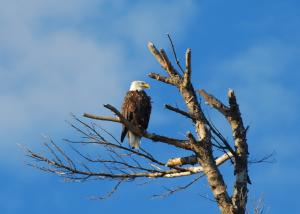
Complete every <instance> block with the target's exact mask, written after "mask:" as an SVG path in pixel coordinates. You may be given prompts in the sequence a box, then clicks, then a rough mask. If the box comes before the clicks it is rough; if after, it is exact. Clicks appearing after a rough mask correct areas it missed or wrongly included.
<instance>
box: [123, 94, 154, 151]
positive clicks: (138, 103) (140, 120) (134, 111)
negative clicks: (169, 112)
mask: <svg viewBox="0 0 300 214" xmlns="http://www.w3.org/2000/svg"><path fill="white" fill-rule="evenodd" d="M150 114H151V98H150V97H149V96H148V95H147V94H146V92H145V91H137V90H136V91H128V92H127V94H126V96H125V98H124V102H123V106H122V115H123V116H124V117H125V118H126V119H127V120H128V121H130V122H131V123H132V124H133V125H134V126H136V127H139V128H140V129H141V130H142V131H143V130H146V129H147V127H148V123H149V119H150ZM127 132H128V130H127V128H126V127H125V126H123V130H122V134H121V142H123V141H124V138H125V136H126V134H127ZM128 138H129V143H130V145H131V146H132V147H134V148H138V147H139V143H140V137H138V136H134V135H133V133H130V132H129V133H128ZM130 138H132V139H130ZM137 141H138V142H137Z"/></svg>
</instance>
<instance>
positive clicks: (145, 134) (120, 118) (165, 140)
mask: <svg viewBox="0 0 300 214" xmlns="http://www.w3.org/2000/svg"><path fill="white" fill-rule="evenodd" d="M104 107H105V108H107V109H109V110H111V111H112V112H113V113H115V114H116V115H117V116H118V118H115V117H111V118H109V117H104V120H106V121H112V122H118V123H122V124H124V125H125V126H126V127H127V128H128V129H129V130H130V131H132V132H133V133H135V134H137V135H139V136H143V137H145V138H147V139H149V140H152V141H153V142H162V143H166V144H169V145H172V146H175V147H178V148H181V149H185V150H190V149H191V146H190V144H189V142H188V141H187V140H179V139H174V138H169V137H165V136H161V135H157V134H154V133H149V132H147V131H145V130H144V131H141V130H140V129H139V128H137V127H135V126H133V125H132V124H131V123H130V122H129V121H127V120H126V119H125V118H124V117H123V115H122V114H121V113H120V112H119V111H118V110H117V109H116V108H115V107H113V106H111V105H109V104H106V105H104ZM86 115H88V117H89V118H92V119H97V120H102V117H101V116H95V115H92V114H87V113H85V114H84V116H86Z"/></svg>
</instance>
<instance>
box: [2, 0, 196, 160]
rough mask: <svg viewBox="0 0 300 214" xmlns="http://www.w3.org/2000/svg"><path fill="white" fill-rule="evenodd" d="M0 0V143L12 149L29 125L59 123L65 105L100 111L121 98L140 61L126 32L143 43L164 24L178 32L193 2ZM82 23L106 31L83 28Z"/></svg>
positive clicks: (64, 115) (74, 109) (65, 113)
mask: <svg viewBox="0 0 300 214" xmlns="http://www.w3.org/2000/svg"><path fill="white" fill-rule="evenodd" d="M1 5H2V6H1V8H0V23H1V28H0V35H1V37H0V56H1V59H0V99H1V103H2V104H1V105H2V106H1V112H0V117H1V121H0V136H1V141H2V142H1V144H0V147H1V148H4V147H7V146H8V147H10V149H13V150H15V149H16V147H15V143H27V142H26V133H28V134H29V133H30V134H36V135H38V134H39V133H40V131H41V129H42V128H46V129H51V130H53V129H55V130H59V129H61V128H62V127H61V126H56V125H55V124H57V123H59V122H58V121H59V120H61V121H64V120H65V119H66V118H68V117H69V113H70V112H74V113H81V112H83V111H90V112H96V111H97V112H98V113H99V112H100V109H101V106H100V105H101V104H103V103H112V104H115V105H119V104H120V103H121V100H120V97H122V96H123V94H124V90H127V87H128V84H129V81H130V80H131V79H132V78H133V76H136V75H137V73H138V69H139V68H141V67H144V66H145V61H144V60H143V59H141V58H138V60H136V59H137V53H140V50H139V47H138V46H139V44H140V43H139V42H137V43H135V44H133V43H130V44H127V41H128V40H127V39H129V40H131V42H133V41H142V43H143V44H142V45H143V46H144V47H146V43H144V41H148V40H149V39H151V38H157V37H158V36H159V37H163V36H164V35H163V33H165V32H167V31H176V33H177V32H178V31H179V33H181V31H182V30H183V29H184V27H183V26H184V22H185V21H186V20H187V19H188V18H187V17H188V16H189V10H190V9H191V8H192V2H191V1H188V2H187V3H186V2H185V3H178V2H176V1H173V2H170V3H169V4H165V3H159V2H154V3H151V4H148V3H145V4H142V3H138V4H136V5H135V6H129V8H128V11H124V10H123V7H125V6H126V7H128V5H127V4H126V1H104V0H103V1H89V2H86V1H83V0H76V1H63V2H62V1H38V0H30V1H26V2H19V1H13V0H12V1H3V2H2V3H1ZM160 5H161V7H160ZM107 9H109V10H111V11H107ZM168 10H169V13H167V11H168ZM118 13H121V14H118ZM170 14H172V16H170ZM114 15H116V17H114ZM152 15H153V16H152ZM119 16H120V17H122V20H117V19H118V18H119ZM91 17H94V18H95V17H97V18H98V19H96V20H98V21H94V22H93V20H90V18H91ZM90 22H91V23H90ZM49 23H51V26H50V25H49V26H48V24H49ZM61 23H63V25H62V26H61V25H60V24H61ZM143 23H144V24H143ZM86 24H89V25H93V28H99V30H98V31H99V32H97V33H98V34H99V35H102V32H103V35H106V37H103V38H102V39H97V38H96V36H90V35H89V36H87V33H86V32H84V30H85V28H84V26H85V25H86ZM52 25H54V26H52ZM78 26H79V27H78ZM98 34H97V35H98ZM116 34H119V35H121V37H122V38H118V36H116ZM107 35H112V36H111V37H110V36H108V37H107ZM123 35H124V37H127V39H125V40H123ZM137 44H138V45H137ZM145 51H146V49H145ZM129 53H130V54H129ZM135 54H136V55H135ZM123 72H124V73H123ZM125 72H126V73H125ZM145 74H146V72H145ZM138 76H141V75H140V74H138ZM60 124H62V123H60ZM64 125H65V124H64ZM41 127H42V128H41ZM33 130H34V131H33ZM43 132H46V133H47V130H43ZM20 136H22V137H20ZM24 136H25V137H24ZM62 137H64V136H62ZM20 138H21V139H20ZM28 138H30V136H28ZM12 145H13V148H12ZM1 151H4V150H1ZM4 153H5V152H4ZM6 154H10V152H9V153H7V152H6ZM2 157H3V156H2Z"/></svg>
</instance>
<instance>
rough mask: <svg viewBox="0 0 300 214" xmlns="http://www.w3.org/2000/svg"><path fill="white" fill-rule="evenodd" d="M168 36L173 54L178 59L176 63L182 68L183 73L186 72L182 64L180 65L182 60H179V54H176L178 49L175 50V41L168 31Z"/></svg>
mask: <svg viewBox="0 0 300 214" xmlns="http://www.w3.org/2000/svg"><path fill="white" fill-rule="evenodd" d="M167 36H168V39H169V41H170V44H171V47H172V52H173V55H174V58H175V61H176V64H177V65H178V67H179V69H180V70H181V72H182V73H184V70H183V69H182V67H181V65H180V61H179V60H178V58H177V55H176V51H175V46H174V44H173V41H172V39H171V36H170V34H169V33H167Z"/></svg>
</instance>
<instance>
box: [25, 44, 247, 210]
mask: <svg viewBox="0 0 300 214" xmlns="http://www.w3.org/2000/svg"><path fill="white" fill-rule="evenodd" d="M170 41H171V39H170ZM171 44H172V50H173V54H174V56H175V59H176V63H177V65H178V67H179V71H178V70H176V69H175V68H174V66H173V65H172V63H171V61H170V60H169V58H168V56H167V54H166V52H165V51H164V50H163V49H160V50H158V49H157V48H156V47H155V46H154V44H153V43H151V42H150V43H149V44H148V48H149V50H150V52H151V53H152V54H153V56H154V57H155V58H156V60H157V61H158V63H159V64H160V65H161V67H162V68H163V69H164V70H165V71H166V74H165V75H161V74H158V73H150V74H149V77H150V78H152V79H155V80H157V81H159V82H161V83H163V84H168V85H170V86H174V87H176V88H177V89H178V91H179V93H180V94H181V96H182V98H183V101H184V103H185V105H186V110H183V109H179V108H177V107H174V106H171V105H165V108H166V109H168V110H170V111H172V112H175V113H177V114H179V115H181V116H183V117H186V118H187V119H189V120H190V121H191V123H193V125H194V127H195V133H196V134H193V132H191V131H189V130H186V131H187V133H186V137H185V138H184V139H176V138H172V137H169V136H163V135H159V134H156V133H150V132H148V131H141V130H140V129H139V128H138V127H135V126H133V125H132V124H131V123H130V122H129V121H127V120H126V119H125V118H124V117H123V116H122V114H121V113H120V112H119V110H118V109H117V108H115V107H113V106H112V105H109V104H106V105H104V107H105V108H107V109H108V110H110V111H111V112H112V113H113V114H114V115H115V116H113V117H111V116H109V117H107V116H96V115H92V114H87V113H86V114H84V116H85V117H87V118H90V119H92V120H93V121H94V120H102V121H110V122H114V123H120V124H123V125H125V126H126V127H127V128H128V130H130V131H131V132H133V133H135V134H136V135H139V136H142V137H144V138H147V139H149V143H151V142H155V143H163V144H167V145H169V146H171V147H176V148H178V149H182V150H185V151H188V152H189V153H190V156H187V157H176V158H174V157H171V156H170V157H169V160H168V161H166V162H164V161H161V160H159V159H158V158H157V157H155V154H153V152H152V154H151V153H150V152H148V151H146V150H144V149H140V150H134V149H131V148H129V147H128V146H127V145H125V144H121V143H120V142H119V141H118V140H117V139H116V138H115V137H114V136H112V135H111V134H110V133H109V132H107V131H106V130H105V129H102V128H101V127H100V128H99V127H98V126H97V125H95V124H94V123H89V122H84V121H83V120H82V119H79V118H76V117H75V121H76V122H77V123H76V124H74V123H73V124H71V126H72V127H73V128H75V129H76V130H77V131H78V132H79V133H80V134H81V135H82V136H83V140H79V141H71V140H67V142H68V143H70V144H71V145H74V144H81V145H82V144H84V145H86V144H88V145H89V144H96V145H99V146H100V147H101V148H102V149H104V150H105V151H106V153H105V154H106V155H103V153H104V152H103V151H102V153H101V154H102V155H101V156H95V155H94V156H92V155H89V154H86V153H84V152H82V151H80V150H79V149H77V148H75V147H73V146H72V148H73V151H74V152H75V153H76V154H77V155H79V157H80V158H81V161H79V160H78V159H75V158H74V156H73V155H70V154H69V153H68V152H66V151H65V150H63V149H62V147H60V146H58V145H57V144H56V143H54V142H53V141H50V143H46V144H45V146H46V148H47V149H48V152H47V154H46V155H43V154H41V153H36V152H33V151H32V150H30V149H27V148H26V153H27V155H28V156H29V157H31V158H32V159H34V160H36V161H37V162H36V163H34V162H33V163H31V164H32V165H33V166H35V167H37V168H39V169H41V170H44V171H47V172H51V173H55V174H57V175H59V176H62V177H64V178H66V179H69V180H72V181H74V180H81V181H86V180H89V179H112V180H115V181H116V185H115V187H114V188H113V189H112V191H111V192H110V193H109V194H108V196H110V195H112V194H113V193H114V192H115V191H116V190H117V189H118V187H119V185H120V184H121V183H123V182H126V181H132V180H136V179H138V178H144V179H158V178H169V179H171V178H174V177H182V176H191V175H198V176H196V178H195V179H194V180H193V181H192V182H191V183H189V184H188V185H186V186H184V187H179V188H177V189H172V190H169V193H170V194H171V193H174V192H176V191H177V190H179V189H180V188H181V189H185V188H187V187H188V186H190V185H192V184H193V183H195V181H197V180H199V179H200V178H201V177H203V176H206V178H207V181H208V184H209V186H210V188H211V191H212V193H213V195H214V199H215V201H216V203H217V205H218V207H219V209H220V211H221V213H223V214H229V213H231V214H232V213H235V214H236V213H238V214H241V213H245V210H246V204H247V193H248V188H247V184H248V183H250V180H249V176H248V154H249V153H248V145H247V138H246V134H247V128H245V126H244V124H243V120H242V117H241V113H240V109H239V105H238V103H237V99H236V96H235V93H234V91H233V90H232V89H229V91H228V93H227V96H228V104H224V103H222V102H221V101H220V100H218V99H217V98H215V97H214V96H213V95H211V94H209V93H207V92H206V91H205V90H203V89H202V90H196V89H195V87H194V86H193V84H192V82H191V75H192V68H191V50H190V49H187V51H186V55H185V68H182V66H181V65H180V63H179V61H178V59H177V56H176V52H175V50H174V46H173V43H172V41H171ZM198 96H201V97H202V98H204V100H205V101H206V103H207V104H209V105H210V106H211V107H213V108H214V109H216V110H217V111H218V112H219V113H220V114H222V115H223V116H224V117H225V118H226V120H227V121H228V124H229V126H230V127H231V130H232V135H233V140H232V142H230V141H228V140H226V138H225V137H224V136H223V135H222V133H221V132H220V131H219V130H218V129H216V128H215V126H214V125H213V124H212V123H211V122H210V121H209V120H208V118H207V116H206V115H205V114H204V112H203V110H202V107H201V105H200V103H199V101H198ZM103 131H104V132H106V134H108V135H110V137H111V138H112V139H113V140H107V139H106V138H105V137H104V136H103ZM214 147H215V148H217V149H219V150H221V151H222V152H223V154H222V155H220V156H219V157H217V158H216V157H215V156H214V152H213V148H214ZM227 160H231V162H232V163H233V173H234V175H235V181H234V182H235V183H234V187H233V190H232V191H231V192H232V193H231V194H230V193H229V192H228V189H227V186H226V184H225V182H224V179H223V176H222V174H221V172H220V170H219V168H218V166H219V165H221V164H223V163H224V162H226V161H227Z"/></svg>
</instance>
